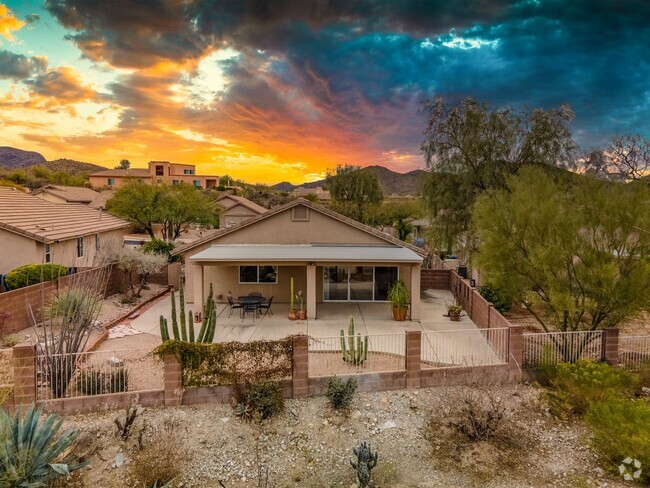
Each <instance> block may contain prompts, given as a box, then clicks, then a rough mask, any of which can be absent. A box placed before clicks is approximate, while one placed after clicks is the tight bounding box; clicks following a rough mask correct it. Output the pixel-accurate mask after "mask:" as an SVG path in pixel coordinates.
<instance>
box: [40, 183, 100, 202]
mask: <svg viewBox="0 0 650 488" xmlns="http://www.w3.org/2000/svg"><path fill="white" fill-rule="evenodd" d="M41 193H50V194H52V195H55V196H57V197H59V198H62V199H63V200H65V201H66V202H70V203H90V202H92V201H93V200H94V199H95V198H97V197H98V196H99V193H98V192H96V191H95V190H91V189H90V188H85V187H83V186H63V185H45V186H42V187H40V188H39V189H38V190H34V191H33V192H31V195H40V194H41Z"/></svg>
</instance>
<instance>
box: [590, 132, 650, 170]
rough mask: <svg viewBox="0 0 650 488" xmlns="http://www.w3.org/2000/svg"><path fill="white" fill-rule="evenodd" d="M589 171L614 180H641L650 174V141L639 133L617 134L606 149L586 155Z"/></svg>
mask: <svg viewBox="0 0 650 488" xmlns="http://www.w3.org/2000/svg"><path fill="white" fill-rule="evenodd" d="M583 165H584V167H585V171H586V172H587V173H591V174H594V175H595V176H596V177H598V178H602V179H608V180H614V181H632V180H640V179H643V178H645V177H648V176H650V141H648V140H647V139H644V138H643V137H641V135H639V134H634V135H631V134H629V135H625V136H617V137H614V139H612V141H611V142H610V144H609V145H608V146H607V147H606V148H605V149H596V150H593V151H591V152H590V153H588V154H587V155H585V157H584V158H583Z"/></svg>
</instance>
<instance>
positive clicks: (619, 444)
mask: <svg viewBox="0 0 650 488" xmlns="http://www.w3.org/2000/svg"><path fill="white" fill-rule="evenodd" d="M585 418H586V420H587V423H588V424H589V425H590V426H591V428H592V430H593V433H594V439H593V442H594V446H595V448H596V449H597V450H598V451H600V452H601V454H602V455H603V457H604V458H605V459H606V460H607V462H608V464H609V469H610V471H612V473H616V474H618V466H619V465H620V464H621V462H622V461H623V459H625V458H626V457H631V458H633V459H638V460H639V461H641V467H642V472H641V479H640V481H641V482H642V483H644V486H646V485H648V483H650V404H649V403H648V402H647V401H645V400H625V399H622V398H614V397H611V398H609V399H607V400H605V401H603V402H598V403H594V404H593V405H592V406H591V407H590V408H589V412H588V413H587V415H586V417H585Z"/></svg>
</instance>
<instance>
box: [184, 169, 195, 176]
mask: <svg viewBox="0 0 650 488" xmlns="http://www.w3.org/2000/svg"><path fill="white" fill-rule="evenodd" d="M183 174H184V175H193V174H194V170H193V169H184V170H183Z"/></svg>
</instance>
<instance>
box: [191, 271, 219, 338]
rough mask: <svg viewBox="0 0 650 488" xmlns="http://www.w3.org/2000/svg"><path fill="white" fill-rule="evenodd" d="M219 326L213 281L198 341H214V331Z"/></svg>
mask: <svg viewBox="0 0 650 488" xmlns="http://www.w3.org/2000/svg"><path fill="white" fill-rule="evenodd" d="M216 328H217V309H216V306H215V304H214V291H213V289H212V283H210V293H208V301H207V302H206V304H205V314H204V315H203V323H202V324H201V330H199V336H198V337H197V338H196V342H212V341H213V340H214V333H215V331H216Z"/></svg>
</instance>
